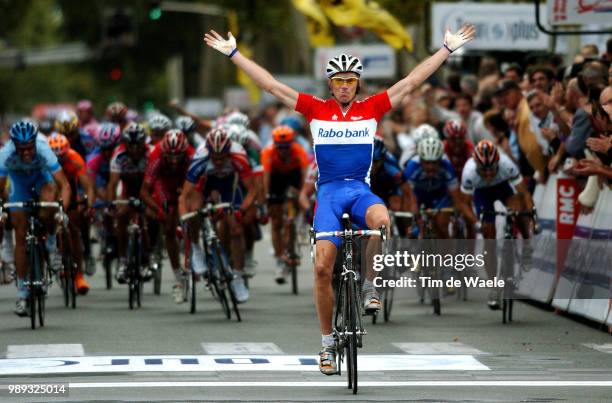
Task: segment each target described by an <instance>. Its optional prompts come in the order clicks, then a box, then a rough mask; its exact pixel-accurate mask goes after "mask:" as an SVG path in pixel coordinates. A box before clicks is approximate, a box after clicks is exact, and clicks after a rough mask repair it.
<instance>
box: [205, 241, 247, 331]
mask: <svg viewBox="0 0 612 403" xmlns="http://www.w3.org/2000/svg"><path fill="white" fill-rule="evenodd" d="M214 253H215V254H216V255H217V261H218V262H219V266H218V268H219V274H220V276H221V279H222V281H223V282H224V283H225V290H226V291H227V292H228V293H229V296H230V298H229V299H230V301H231V302H232V309H233V311H234V314H235V315H236V319H237V320H238V322H242V318H241V317H240V310H239V309H238V300H237V299H236V293H235V292H234V287H233V286H232V281H233V280H234V273H233V272H232V269H231V268H230V265H229V262H228V261H227V258H226V257H225V254H224V253H223V249H222V248H221V245H219V244H217V245H216V247H215V248H214ZM212 275H214V274H212Z"/></svg>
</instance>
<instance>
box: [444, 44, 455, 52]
mask: <svg viewBox="0 0 612 403" xmlns="http://www.w3.org/2000/svg"><path fill="white" fill-rule="evenodd" d="M444 47H445V48H446V50H448V52H449V53H453V51H452V50H451V48H449V47H448V46H446V43H445V44H444Z"/></svg>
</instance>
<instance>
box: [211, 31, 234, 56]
mask: <svg viewBox="0 0 612 403" xmlns="http://www.w3.org/2000/svg"><path fill="white" fill-rule="evenodd" d="M227 35H228V39H223V37H222V36H221V35H219V34H218V33H216V32H215V31H214V30H212V29H211V30H210V32H208V33H206V34H204V42H206V44H207V45H208V46H210V47H211V48H213V49H215V50H218V51H219V52H221V53H223V54H224V55H225V56H229V55H230V54H231V53H232V51H233V50H234V49H236V38H234V35H232V33H231V32H228V33H227Z"/></svg>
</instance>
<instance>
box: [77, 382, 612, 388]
mask: <svg viewBox="0 0 612 403" xmlns="http://www.w3.org/2000/svg"><path fill="white" fill-rule="evenodd" d="M68 386H69V387H70V388H74V389H89V388H91V389H96V388H185V387H193V388H197V387H226V388H227V387H229V388H236V387H278V388H282V387H321V386H323V387H325V386H327V387H335V388H337V387H346V382H344V381H328V382H206V381H201V382H99V383H98V382H74V383H72V382H71V383H69V384H68ZM359 386H361V387H400V386H403V387H412V386H415V387H422V386H434V387H438V386H511V387H515V386H518V387H526V386H528V387H558V386H561V387H563V386H566V387H576V386H580V387H582V386H600V387H612V381H397V382H385V381H359Z"/></svg>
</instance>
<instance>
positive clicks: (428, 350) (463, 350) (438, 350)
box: [391, 342, 487, 355]
mask: <svg viewBox="0 0 612 403" xmlns="http://www.w3.org/2000/svg"><path fill="white" fill-rule="evenodd" d="M391 344H393V345H394V346H395V347H397V348H399V349H400V350H402V351H404V352H405V353H407V354H469V355H478V354H487V353H485V352H484V351H481V350H479V349H477V348H474V347H471V346H468V345H466V344H463V343H459V342H453V343H391Z"/></svg>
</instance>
